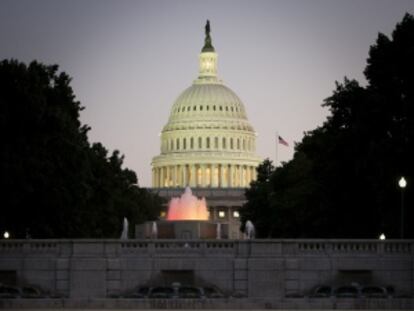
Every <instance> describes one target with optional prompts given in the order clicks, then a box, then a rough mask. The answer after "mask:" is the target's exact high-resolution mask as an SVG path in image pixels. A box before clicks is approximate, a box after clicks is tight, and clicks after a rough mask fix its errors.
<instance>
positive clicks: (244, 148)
mask: <svg viewBox="0 0 414 311" xmlns="http://www.w3.org/2000/svg"><path fill="white" fill-rule="evenodd" d="M243 150H246V140H245V139H244V138H243Z"/></svg>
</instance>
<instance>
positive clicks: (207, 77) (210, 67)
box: [196, 20, 218, 83]
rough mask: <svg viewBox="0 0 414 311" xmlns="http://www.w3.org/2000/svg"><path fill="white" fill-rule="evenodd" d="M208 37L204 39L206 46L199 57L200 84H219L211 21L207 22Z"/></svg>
mask: <svg viewBox="0 0 414 311" xmlns="http://www.w3.org/2000/svg"><path fill="white" fill-rule="evenodd" d="M205 34H206V37H205V39H204V46H203V48H202V50H201V53H200V56H199V62H200V65H199V77H198V81H196V82H198V83H203V82H206V81H208V82H214V81H215V82H218V81H217V53H216V51H215V50H214V47H213V45H212V42H211V36H210V21H209V20H207V23H206V26H205Z"/></svg>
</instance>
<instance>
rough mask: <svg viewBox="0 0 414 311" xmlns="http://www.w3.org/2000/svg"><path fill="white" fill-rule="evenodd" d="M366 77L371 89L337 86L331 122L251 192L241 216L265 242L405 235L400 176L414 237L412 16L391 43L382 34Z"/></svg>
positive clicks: (330, 106)
mask: <svg viewBox="0 0 414 311" xmlns="http://www.w3.org/2000/svg"><path fill="white" fill-rule="evenodd" d="M365 75H366V78H367V81H368V85H367V86H366V87H362V86H360V85H359V83H358V82H357V81H355V80H349V79H347V78H345V80H344V82H342V83H337V84H336V89H335V90H334V91H333V94H332V95H331V96H330V97H329V98H327V99H326V100H325V102H324V104H323V106H325V107H327V108H328V109H329V110H330V112H331V114H330V116H329V117H328V118H327V120H326V121H325V122H324V124H323V125H322V126H320V127H318V128H316V129H315V130H313V131H310V132H307V133H305V136H304V138H303V140H302V141H301V142H300V143H298V144H296V146H295V154H294V157H293V159H292V160H291V161H290V162H289V163H284V164H283V166H282V167H279V168H277V169H276V170H274V171H273V172H272V173H271V174H270V175H269V176H267V179H268V181H267V182H266V183H260V182H256V184H253V187H252V188H251V189H250V190H248V191H247V193H246V194H247V199H248V202H247V204H246V205H245V206H244V208H243V209H242V218H243V219H251V220H252V221H253V223H255V224H256V226H257V231H258V233H259V236H261V237H266V236H272V237H314V238H316V237H321V238H322V237H324V238H325V237H335V238H375V237H378V235H379V234H380V233H381V232H385V234H386V235H387V236H388V237H394V238H396V237H399V235H400V226H401V221H400V214H401V189H399V188H398V184H397V181H398V179H399V178H400V177H401V176H405V178H406V179H407V181H408V186H407V188H406V189H405V190H404V197H405V211H404V215H405V217H404V218H405V229H406V230H405V236H406V237H407V236H410V237H413V236H414V223H413V219H414V211H413V209H412V208H411V207H412V206H411V203H412V202H413V194H414V191H413V181H414V180H413V178H412V177H413V159H414V17H413V16H411V15H409V14H406V15H405V17H404V18H403V20H402V21H401V23H399V24H398V25H397V26H396V28H395V30H394V32H393V33H392V36H391V38H388V37H387V36H385V35H383V34H379V35H378V39H377V41H376V43H375V44H374V45H373V46H372V47H371V49H370V52H369V58H368V60H367V67H366V69H365ZM267 165H268V164H267V163H266V161H265V162H264V164H262V166H261V167H260V169H263V167H265V166H267ZM252 198H253V199H252Z"/></svg>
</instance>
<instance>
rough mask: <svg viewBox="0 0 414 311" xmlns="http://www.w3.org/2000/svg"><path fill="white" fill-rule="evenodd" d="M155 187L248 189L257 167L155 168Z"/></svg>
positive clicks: (201, 165) (210, 165)
mask: <svg viewBox="0 0 414 311" xmlns="http://www.w3.org/2000/svg"><path fill="white" fill-rule="evenodd" d="M152 174H153V187H155V188H165V187H185V186H190V187H199V188H205V187H211V188H231V187H248V186H249V184H250V182H251V181H252V180H255V179H256V166H253V165H240V164H239V163H238V164H220V163H216V164H177V165H167V166H161V167H154V168H153V172H152Z"/></svg>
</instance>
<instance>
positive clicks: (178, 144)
mask: <svg viewBox="0 0 414 311" xmlns="http://www.w3.org/2000/svg"><path fill="white" fill-rule="evenodd" d="M176 146H177V150H180V139H179V138H177V140H176Z"/></svg>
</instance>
